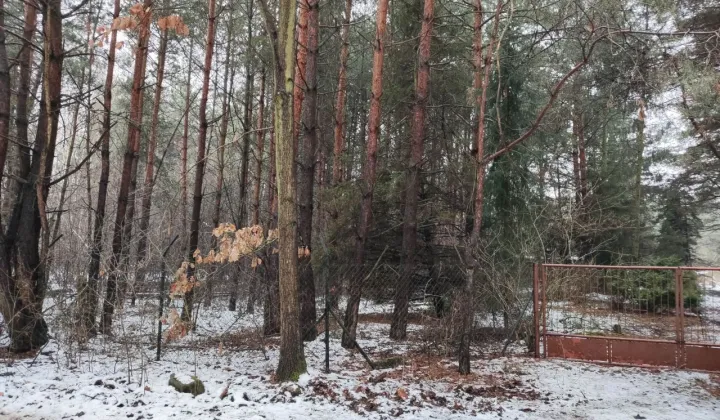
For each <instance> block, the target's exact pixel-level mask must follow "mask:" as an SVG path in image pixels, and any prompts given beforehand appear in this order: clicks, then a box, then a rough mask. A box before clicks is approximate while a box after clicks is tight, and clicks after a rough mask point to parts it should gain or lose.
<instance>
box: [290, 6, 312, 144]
mask: <svg viewBox="0 0 720 420" xmlns="http://www.w3.org/2000/svg"><path fill="white" fill-rule="evenodd" d="M298 8H299V9H300V10H299V12H298V22H297V34H296V36H297V62H296V66H295V76H294V79H293V80H295V88H294V89H293V142H294V143H293V144H294V148H295V155H296V156H297V151H298V145H299V141H300V129H301V128H302V106H303V101H304V100H305V88H306V81H305V68H306V67H307V43H308V11H309V7H308V5H307V0H300V1H299V2H298Z"/></svg>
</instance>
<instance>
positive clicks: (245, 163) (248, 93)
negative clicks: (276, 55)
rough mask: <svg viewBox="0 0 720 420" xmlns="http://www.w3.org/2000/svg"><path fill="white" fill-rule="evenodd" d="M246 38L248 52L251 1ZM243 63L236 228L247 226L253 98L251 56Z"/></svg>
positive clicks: (251, 13) (250, 41) (250, 39)
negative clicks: (241, 127) (242, 104)
mask: <svg viewBox="0 0 720 420" xmlns="http://www.w3.org/2000/svg"><path fill="white" fill-rule="evenodd" d="M247 19H248V20H247V31H248V32H247V36H248V51H249V48H250V47H249V46H250V45H251V43H252V38H253V27H252V20H253V0H250V1H249V3H248V16H247ZM246 59H247V61H246V63H245V100H244V102H245V104H244V105H245V113H244V114H243V150H242V162H241V169H240V203H239V206H240V211H239V213H240V219H239V220H238V227H243V226H245V225H246V224H247V195H248V194H247V192H248V185H247V184H248V172H249V163H250V162H249V159H250V136H251V133H252V126H251V125H252V98H253V82H254V74H253V70H252V64H253V62H252V55H251V54H249V53H248V54H247V55H246Z"/></svg>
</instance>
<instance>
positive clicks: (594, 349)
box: [536, 264, 720, 370]
mask: <svg viewBox="0 0 720 420" xmlns="http://www.w3.org/2000/svg"><path fill="white" fill-rule="evenodd" d="M719 274H720V271H718V269H716V268H703V267H698V268H694V267H657V266H656V267H643V266H634V267H633V266H577V265H575V266H573V265H561V264H557V265H553V264H547V265H543V266H542V267H541V269H540V270H539V271H538V272H537V274H536V276H539V277H540V279H538V281H537V284H538V286H539V287H538V293H539V296H538V301H539V303H538V305H539V308H538V309H539V312H538V316H537V317H536V323H537V324H539V325H537V326H536V330H537V331H540V332H541V334H542V338H541V341H542V344H543V349H542V353H543V354H545V355H549V356H554V357H566V358H575V359H584V360H595V361H603V362H610V363H616V364H636V365H645V364H648V365H661V366H676V367H689V368H695V369H707V370H716V369H720V363H718V362H717V361H716V360H717V356H720V347H719V346H718V344H720V275H719ZM536 306H537V305H536Z"/></svg>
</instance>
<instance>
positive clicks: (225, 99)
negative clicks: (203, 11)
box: [204, 10, 235, 310]
mask: <svg viewBox="0 0 720 420" xmlns="http://www.w3.org/2000/svg"><path fill="white" fill-rule="evenodd" d="M230 14H231V15H230V17H229V22H228V25H227V40H226V43H225V60H226V61H225V69H224V74H223V90H222V118H221V121H220V138H219V139H218V150H217V154H218V169H217V171H218V173H217V178H216V180H215V205H214V209H213V219H212V223H213V227H218V226H219V225H220V210H222V190H223V183H224V175H225V141H226V140H227V134H228V124H229V122H230V99H229V97H230V94H231V92H232V91H233V80H234V79H235V77H234V76H235V67H234V62H232V60H231V59H230V57H231V50H230V47H231V46H232V42H231V40H232V24H231V23H230V22H231V21H232V10H230ZM218 56H219V54H218ZM231 63H232V64H231ZM231 67H232V71H230V68H231ZM231 73H232V75H231ZM228 82H230V89H229V90H228ZM216 245H217V238H216V237H215V236H213V239H212V247H211V248H213V249H215V247H216ZM211 270H212V271H211V275H210V276H208V279H207V281H206V282H205V286H206V291H205V302H204V305H205V307H210V305H211V304H212V294H213V286H214V284H213V283H214V282H215V276H216V275H217V274H216V273H217V267H216V266H213V267H212V269H211ZM232 310H234V309H232Z"/></svg>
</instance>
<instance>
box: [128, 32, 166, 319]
mask: <svg viewBox="0 0 720 420" xmlns="http://www.w3.org/2000/svg"><path fill="white" fill-rule="evenodd" d="M160 31H161V33H160V47H159V48H158V63H157V70H156V73H157V75H156V81H155V93H154V96H153V110H152V123H151V124H152V125H151V126H150V139H149V141H148V146H147V156H146V157H145V181H144V182H143V189H142V203H141V205H140V212H141V213H140V228H139V231H138V250H137V263H138V265H139V266H140V267H141V268H140V270H139V271H138V273H137V275H136V278H135V285H134V287H133V291H132V298H131V299H132V300H131V303H130V304H131V305H132V306H135V298H136V291H137V288H138V287H140V286H141V285H142V283H143V282H144V280H145V279H144V277H145V274H146V271H147V264H148V261H146V260H147V259H148V258H147V255H148V229H149V228H150V210H151V208H152V193H153V187H154V185H155V182H154V181H155V149H156V147H157V137H158V127H159V125H160V101H161V100H162V90H163V79H164V78H165V54H166V53H167V45H168V30H167V29H165V30H163V29H161V30H160Z"/></svg>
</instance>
